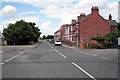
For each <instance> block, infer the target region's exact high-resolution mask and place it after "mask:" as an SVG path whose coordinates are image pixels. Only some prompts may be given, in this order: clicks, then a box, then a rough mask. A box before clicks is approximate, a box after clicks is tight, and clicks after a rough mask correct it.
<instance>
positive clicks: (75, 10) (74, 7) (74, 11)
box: [4, 0, 118, 33]
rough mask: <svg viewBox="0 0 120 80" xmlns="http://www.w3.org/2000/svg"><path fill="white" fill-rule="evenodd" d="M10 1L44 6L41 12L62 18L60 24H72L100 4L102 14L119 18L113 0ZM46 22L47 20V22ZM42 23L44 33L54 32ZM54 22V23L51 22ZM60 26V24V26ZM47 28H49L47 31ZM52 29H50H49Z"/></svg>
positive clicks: (116, 4) (11, 0) (106, 16)
mask: <svg viewBox="0 0 120 80" xmlns="http://www.w3.org/2000/svg"><path fill="white" fill-rule="evenodd" d="M4 1H10V2H21V3H26V4H31V5H33V6H35V7H40V8H43V9H42V10H41V11H40V13H42V14H44V15H46V16H48V17H52V18H58V19H61V22H60V25H62V24H70V23H71V20H72V19H77V16H78V15H80V13H86V14H89V13H91V7H92V6H98V7H99V9H100V14H101V15H102V16H103V17H104V18H105V19H108V15H109V14H110V13H111V14H112V16H113V19H116V20H117V18H118V2H117V1H112V2H108V1H107V0H79V1H77V3H73V2H75V1H76V0H44V1H43V0H30V1H29V0H4ZM45 23H46V22H45ZM45 23H42V24H41V25H44V27H41V28H43V29H42V30H43V32H44V33H48V32H50V33H53V32H52V31H53V30H52V29H51V28H50V26H47V24H45ZM48 23H49V24H50V22H49V21H48ZM51 24H52V23H51ZM59 27H60V26H58V28H59ZM45 29H47V30H46V31H45ZM49 30H50V31H49Z"/></svg>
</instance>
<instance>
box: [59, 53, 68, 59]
mask: <svg viewBox="0 0 120 80" xmlns="http://www.w3.org/2000/svg"><path fill="white" fill-rule="evenodd" d="M59 54H60V55H61V56H63V57H64V58H67V57H66V56H65V55H63V54H62V53H59Z"/></svg>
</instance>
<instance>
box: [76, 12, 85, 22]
mask: <svg viewBox="0 0 120 80" xmlns="http://www.w3.org/2000/svg"><path fill="white" fill-rule="evenodd" d="M84 17H86V15H85V13H81V14H80V16H77V20H78V21H80V20H81V19H83V18H84Z"/></svg>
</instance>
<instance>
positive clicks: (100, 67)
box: [1, 41, 119, 80]
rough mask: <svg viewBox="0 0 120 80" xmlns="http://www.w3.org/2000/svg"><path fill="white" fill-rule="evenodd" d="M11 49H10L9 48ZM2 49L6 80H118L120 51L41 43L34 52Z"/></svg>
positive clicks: (3, 73) (33, 49) (24, 49)
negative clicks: (39, 79) (105, 79)
mask: <svg viewBox="0 0 120 80" xmlns="http://www.w3.org/2000/svg"><path fill="white" fill-rule="evenodd" d="M8 49H10V48H8ZM8 49H7V48H4V47H3V53H2V56H3V57H2V62H1V64H2V77H3V78H83V79H84V78H89V79H91V80H97V78H113V80H114V78H118V75H119V74H118V63H119V60H118V50H117V49H78V48H73V47H68V46H64V45H63V46H54V44H53V43H49V42H47V41H40V43H39V44H38V45H37V47H35V48H24V47H23V48H18V49H20V50H17V49H10V50H8Z"/></svg>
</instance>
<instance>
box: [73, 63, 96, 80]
mask: <svg viewBox="0 0 120 80" xmlns="http://www.w3.org/2000/svg"><path fill="white" fill-rule="evenodd" d="M72 64H73V65H74V66H76V67H77V68H78V69H79V70H81V71H82V72H83V73H85V74H86V75H87V76H89V77H90V78H92V79H93V80H96V79H95V77H93V76H92V75H91V74H89V73H88V72H86V71H85V70H84V69H82V68H81V67H80V66H78V65H77V64H76V63H74V62H72Z"/></svg>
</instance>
